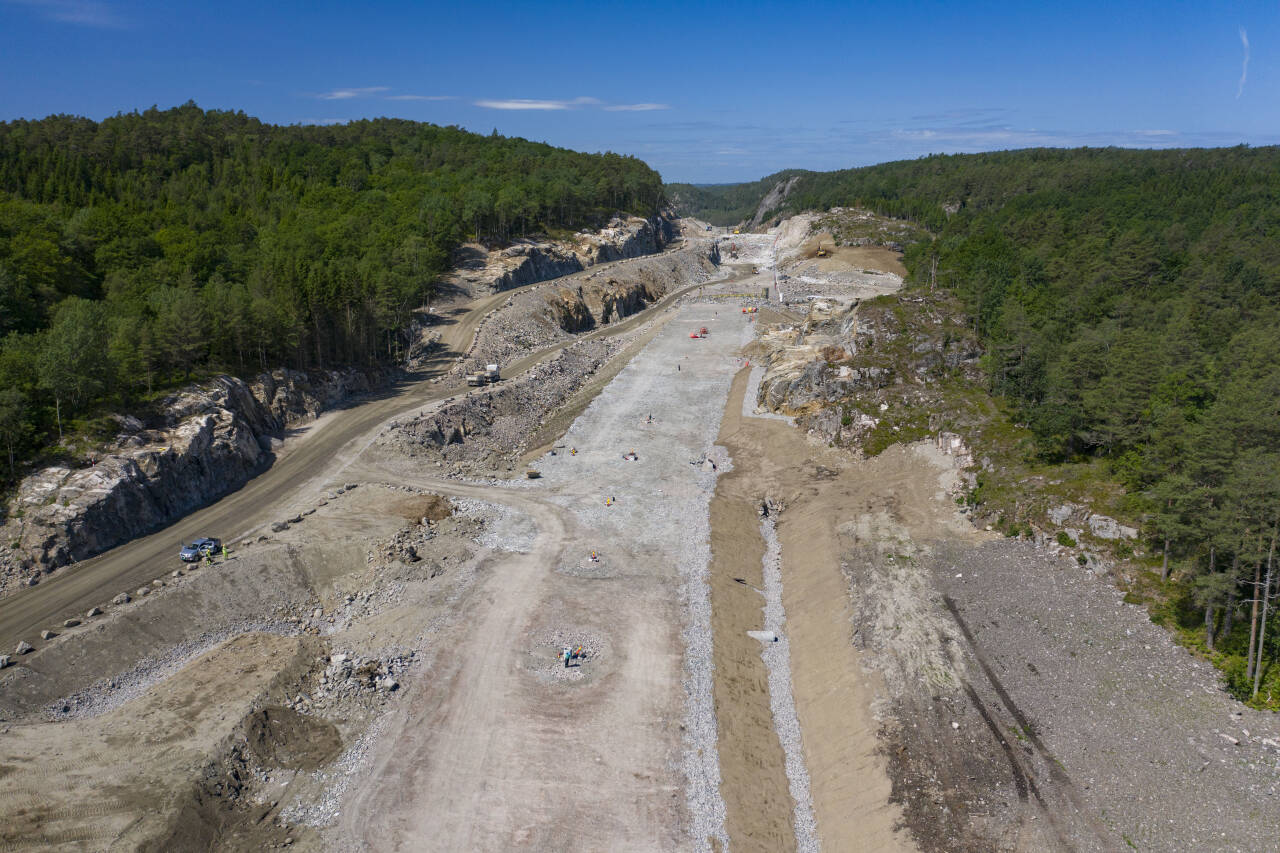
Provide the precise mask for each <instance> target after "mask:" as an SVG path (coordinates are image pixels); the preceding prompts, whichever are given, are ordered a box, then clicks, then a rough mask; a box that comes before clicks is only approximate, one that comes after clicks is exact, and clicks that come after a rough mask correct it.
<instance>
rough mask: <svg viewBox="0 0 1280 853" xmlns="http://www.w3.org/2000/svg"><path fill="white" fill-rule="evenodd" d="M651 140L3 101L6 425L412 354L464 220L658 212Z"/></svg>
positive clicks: (20, 441)
mask: <svg viewBox="0 0 1280 853" xmlns="http://www.w3.org/2000/svg"><path fill="white" fill-rule="evenodd" d="M662 200H663V188H662V182H661V178H660V177H659V176H658V174H657V173H656V172H654V171H653V170H652V169H650V168H649V167H648V166H646V165H645V164H644V163H642V162H641V161H639V160H637V159H635V158H632V157H623V156H619V155H615V154H580V153H576V152H572V151H567V150H564V149H558V148H553V147H551V146H549V145H544V144H539V143H533V142H529V141H527V140H524V139H515V138H504V137H500V136H498V135H496V133H495V134H494V135H492V136H482V135H477V134H472V133H468V132H466V131H464V130H461V129H459V128H456V127H437V126H435V125H430V124H421V123H416V122H409V121H402V120H391V119H380V120H374V121H358V122H352V123H350V124H346V125H341V126H334V127H317V126H289V127H279V126H272V125H268V124H264V123H262V122H260V121H258V120H256V119H254V118H250V117H248V116H246V115H244V114H243V113H238V112H219V111H205V110H202V109H200V108H199V107H197V106H195V105H194V104H191V103H188V104H186V105H184V106H181V107H177V108H174V109H171V110H164V111H161V110H156V109H151V110H148V111H146V112H143V113H130V114H127V115H117V116H115V117H114V118H110V119H107V120H105V121H102V122H94V121H90V120H89V119H84V118H77V117H74V116H61V115H60V116H51V117H49V118H46V119H43V120H40V121H12V122H3V123H0V447H2V448H3V449H4V451H7V453H8V454H9V460H8V461H9V462H10V465H9V466H5V467H4V470H5V472H6V473H8V474H11V473H12V468H11V465H12V462H13V460H14V458H15V457H19V458H20V457H21V456H22V455H23V454H24V453H27V452H30V451H32V450H33V449H34V448H36V447H38V446H40V445H41V444H43V443H44V442H45V441H47V440H48V438H49V437H50V436H52V437H55V438H56V436H57V435H58V434H59V433H60V432H61V430H62V426H63V424H64V422H65V421H67V419H68V418H70V417H74V416H75V415H77V414H78V413H83V412H87V411H90V410H91V409H92V408H93V407H94V406H95V405H97V404H99V403H101V402H102V401H104V400H118V401H124V402H127V401H129V400H130V399H135V398H136V397H138V396H139V395H145V394H149V393H152V392H153V389H156V388H161V387H164V386H166V385H169V384H172V383H174V382H178V381H182V380H183V379H185V378H188V377H190V376H191V375H192V374H193V373H194V372H200V371H208V370H229V371H232V372H248V371H253V370H258V369H261V368H267V367H273V366H277V365H286V366H291V367H298V368H309V367H318V366H329V365H334V364H372V363H377V362H380V361H385V360H389V359H393V358H394V357H395V354H396V348H397V345H398V339H397V332H398V331H399V330H401V329H402V328H404V326H405V324H406V322H407V320H408V314H409V311H410V310H411V309H412V308H414V307H416V306H417V305H418V304H420V302H421V301H422V300H423V298H424V297H425V296H426V295H427V294H428V291H429V289H430V287H431V283H432V281H433V279H435V277H436V276H438V275H439V274H440V273H441V272H443V271H444V270H445V269H446V268H447V266H448V263H449V258H450V253H451V251H452V250H453V249H454V248H455V247H456V246H457V245H458V244H459V243H460V242H461V241H463V240H466V239H476V238H478V239H482V240H489V241H501V240H505V239H509V238H511V237H515V236H519V235H522V234H525V233H528V232H531V231H539V230H546V229H564V228H578V227H583V226H587V225H595V224H599V223H601V222H602V221H603V220H605V219H607V218H608V217H609V216H610V215H612V214H613V213H615V212H617V211H625V212H629V213H635V214H640V215H645V216H648V215H651V214H652V213H654V212H655V211H656V210H657V209H658V207H659V206H660V205H661V204H662Z"/></svg>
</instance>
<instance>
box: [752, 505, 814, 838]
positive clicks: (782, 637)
mask: <svg viewBox="0 0 1280 853" xmlns="http://www.w3.org/2000/svg"><path fill="white" fill-rule="evenodd" d="M760 535H761V536H763V537H764V544H765V551H764V629H765V630H766V631H772V632H773V633H774V634H776V635H777V637H778V641H777V642H776V643H764V644H762V646H763V648H762V649H761V652H760V656H761V657H762V658H764V665H765V669H766V670H768V672H769V707H770V709H771V710H772V711H773V727H774V730H775V731H777V733H778V740H779V742H781V744H782V752H783V755H784V756H785V758H786V769H787V780H788V782H789V783H790V788H791V799H792V801H793V802H794V803H795V826H796V850H797V851H798V852H799V853H817V851H818V850H819V849H820V845H819V843H818V822H817V820H816V819H815V818H814V816H813V798H812V796H811V795H810V792H809V768H808V767H807V766H806V765H805V763H804V743H803V741H802V740H801V737H800V720H799V719H798V718H797V717H796V704H795V700H794V698H793V697H792V695H791V645H790V643H789V642H788V641H787V635H786V634H784V633H783V628H785V627H786V622H787V614H786V612H785V611H784V610H783V607H782V565H781V563H782V548H781V546H780V545H779V544H778V535H777V531H776V530H775V529H774V525H773V519H772V518H765V519H764V520H763V521H761V522H760Z"/></svg>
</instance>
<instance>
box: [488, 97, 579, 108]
mask: <svg viewBox="0 0 1280 853" xmlns="http://www.w3.org/2000/svg"><path fill="white" fill-rule="evenodd" d="M599 103H600V101H599V100H597V99H595V98H574V99H573V100H572V101H549V100H541V99H538V98H508V99H506V100H498V101H494V100H480V101H476V102H475V105H476V106H477V107H484V108H485V109H489V110H571V109H574V108H576V107H588V106H596V105H598V104H599Z"/></svg>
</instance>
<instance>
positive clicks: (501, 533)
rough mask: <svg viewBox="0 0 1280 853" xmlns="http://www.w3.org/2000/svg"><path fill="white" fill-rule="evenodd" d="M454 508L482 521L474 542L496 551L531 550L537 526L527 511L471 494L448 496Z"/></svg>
mask: <svg viewBox="0 0 1280 853" xmlns="http://www.w3.org/2000/svg"><path fill="white" fill-rule="evenodd" d="M451 502H452V503H453V506H454V509H455V510H457V511H458V512H460V513H462V514H463V515H465V516H467V517H469V518H473V519H476V520H478V521H480V522H481V524H482V525H483V527H482V530H481V532H480V535H479V536H477V537H476V540H475V541H476V542H478V543H479V544H481V545H483V546H484V547H486V548H493V549H494V550H497V551H514V552H516V553H520V554H527V553H529V552H530V551H531V550H533V542H534V540H535V539H537V538H538V528H537V527H536V526H535V525H534V523H533V519H531V518H530V517H529V516H528V515H526V514H525V513H523V512H521V511H520V510H518V509H516V508H515V507H512V506H508V505H507V504H499V503H491V502H490V501H482V500H476V499H475V498H452V499H451Z"/></svg>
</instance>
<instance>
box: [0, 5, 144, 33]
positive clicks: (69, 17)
mask: <svg viewBox="0 0 1280 853" xmlns="http://www.w3.org/2000/svg"><path fill="white" fill-rule="evenodd" d="M4 2H5V3H8V4H9V5H12V6H27V7H29V8H31V9H34V10H36V11H37V12H39V13H40V15H41V16H43V17H44V18H46V19H48V20H50V21H58V22H59V23H63V24H75V25H77V26H81V27H97V28H99V29H110V30H117V29H122V28H123V27H124V26H125V21H124V19H123V18H121V17H120V16H119V15H117V14H116V12H115V10H113V9H112V8H111V7H110V6H108V5H107V4H106V3H102V2H99V0H4Z"/></svg>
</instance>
